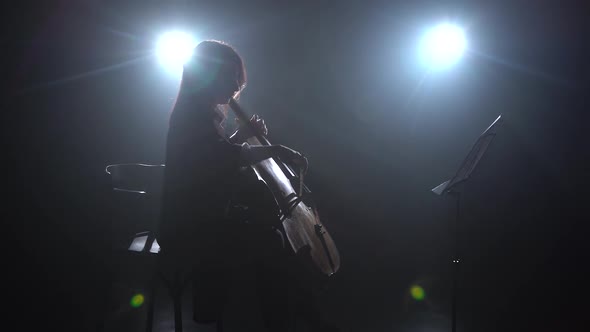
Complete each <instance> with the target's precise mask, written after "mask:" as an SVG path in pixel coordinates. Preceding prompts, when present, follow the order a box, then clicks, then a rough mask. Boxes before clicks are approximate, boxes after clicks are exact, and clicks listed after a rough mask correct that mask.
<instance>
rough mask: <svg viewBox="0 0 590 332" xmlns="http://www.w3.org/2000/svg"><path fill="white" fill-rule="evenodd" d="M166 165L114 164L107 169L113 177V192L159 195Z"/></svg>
mask: <svg viewBox="0 0 590 332" xmlns="http://www.w3.org/2000/svg"><path fill="white" fill-rule="evenodd" d="M165 168H166V165H152V164H141V163H127V164H113V165H108V166H107V167H106V168H105V172H106V173H107V174H109V175H110V176H111V181H112V186H113V190H119V191H129V192H136V193H138V194H145V193H147V192H150V194H156V195H157V194H159V193H160V191H161V186H162V182H163V178H164V170H165Z"/></svg>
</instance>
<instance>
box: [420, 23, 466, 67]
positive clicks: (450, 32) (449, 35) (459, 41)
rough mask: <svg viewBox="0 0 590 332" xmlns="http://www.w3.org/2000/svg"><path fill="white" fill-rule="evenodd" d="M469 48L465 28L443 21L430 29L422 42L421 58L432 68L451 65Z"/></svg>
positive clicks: (423, 62) (424, 63) (425, 64)
mask: <svg viewBox="0 0 590 332" xmlns="http://www.w3.org/2000/svg"><path fill="white" fill-rule="evenodd" d="M466 48H467V40H466V39H465V34H464V32H463V30H462V29H461V28H460V27H458V26H456V25H453V24H449V23H443V24H439V25H437V26H435V27H434V28H432V29H430V30H428V31H427V32H426V34H425V35H424V37H423V38H422V42H421V43H420V49H419V52H420V59H421V61H422V64H423V65H424V66H426V67H428V68H430V69H434V70H441V69H446V68H448V67H451V66H452V65H454V64H455V63H457V61H459V59H461V57H462V56H463V53H464V52H465V50H466Z"/></svg>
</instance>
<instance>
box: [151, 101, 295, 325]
mask: <svg viewBox="0 0 590 332" xmlns="http://www.w3.org/2000/svg"><path fill="white" fill-rule="evenodd" d="M216 116H217V115H216V112H215V111H214V110H213V109H210V108H208V107H206V106H202V105H198V104H197V105H195V104H194V103H193V104H192V105H190V106H189V105H188V104H182V103H177V105H176V107H175V109H174V111H173V112H172V115H171V119H170V126H169V131H168V138H167V145H166V148H167V151H166V169H165V181H164V186H163V201H162V218H161V221H160V227H159V232H158V239H159V242H160V245H161V247H162V254H163V256H164V257H167V260H168V261H173V262H174V263H175V264H173V266H175V269H180V270H182V271H184V272H186V273H187V274H188V273H191V276H192V277H191V278H192V281H193V292H194V319H195V320H196V321H197V322H202V323H205V322H213V321H219V320H221V315H222V312H223V308H224V306H225V304H226V303H227V300H228V286H229V285H230V284H231V278H235V277H236V275H235V271H236V270H238V268H239V267H240V266H243V265H244V264H251V265H254V266H255V268H256V271H257V284H258V287H257V289H258V293H259V299H260V301H261V304H262V306H261V311H262V314H263V317H264V318H265V321H266V324H267V325H268V326H269V327H271V328H272V329H273V330H276V331H279V330H281V331H286V330H287V327H286V326H287V325H289V322H288V313H287V306H288V304H287V294H286V292H287V289H286V287H287V284H288V283H287V282H285V280H283V277H286V275H287V271H286V270H285V265H284V264H283V257H284V256H285V253H286V248H285V246H284V241H283V238H282V237H281V236H280V233H277V229H274V228H272V227H270V226H269V225H260V224H256V223H252V222H246V221H248V220H240V219H239V218H235V217H233V213H229V214H228V211H232V209H231V207H232V204H233V203H235V197H236V193H237V192H240V191H241V192H243V191H244V183H247V182H248V181H250V183H252V182H251V181H252V178H251V177H250V176H252V175H253V173H251V174H250V173H244V172H241V171H240V169H241V168H240V155H241V151H242V146H241V145H238V144H231V143H230V142H229V141H228V140H227V138H226V137H222V136H221V135H220V134H219V132H218V131H217V129H216V128H215V125H214V123H213V119H214V118H215V117H216ZM246 176H248V178H247V179H248V181H244V179H245V177H246ZM250 196H252V195H250ZM250 198H252V197H250ZM282 276H283V277H282Z"/></svg>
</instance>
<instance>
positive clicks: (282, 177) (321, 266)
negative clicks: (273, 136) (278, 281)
mask: <svg viewBox="0 0 590 332" xmlns="http://www.w3.org/2000/svg"><path fill="white" fill-rule="evenodd" d="M229 106H230V108H231V109H232V110H233V111H234V113H235V114H236V116H237V117H238V118H239V119H240V121H241V122H242V123H245V124H247V125H248V126H250V129H251V130H252V132H253V133H255V135H254V136H253V137H250V138H249V139H248V140H247V142H248V144H251V145H271V143H270V142H269V141H268V139H267V138H266V137H265V136H263V135H262V134H260V133H259V131H258V130H256V129H255V128H253V125H252V123H251V122H250V120H249V117H248V116H247V115H246V112H245V111H244V110H243V109H242V107H241V106H240V105H239V104H238V102H237V101H236V100H235V99H234V98H231V99H230V102H229ZM250 167H251V168H252V169H253V171H254V173H255V174H256V175H257V177H258V180H260V181H262V182H264V184H265V185H266V187H267V188H268V189H269V191H270V192H271V193H272V196H273V197H274V200H275V202H276V205H277V207H278V213H279V215H278V218H279V221H280V222H281V224H282V226H283V229H284V230H285V235H286V236H287V239H288V241H289V244H290V245H291V248H292V249H293V251H294V252H295V254H297V255H298V256H299V257H302V258H303V259H304V260H306V263H308V264H307V265H308V266H309V267H310V268H312V269H313V270H315V271H316V272H319V273H321V274H322V275H324V276H331V275H333V274H334V273H336V272H337V271H338V269H339V268H340V254H339V253H338V249H337V248H336V245H335V243H334V240H333V239H332V237H331V236H330V234H329V233H328V230H327V229H326V227H325V225H323V224H322V223H321V222H320V217H319V214H318V211H317V209H316V207H315V204H314V203H313V200H311V191H310V190H309V188H307V186H305V184H304V183H303V175H304V172H303V170H300V172H299V176H297V175H296V173H295V171H294V170H293V168H292V167H291V166H290V165H288V164H287V163H285V162H284V161H282V160H280V158H278V157H273V158H269V159H265V160H262V161H260V162H258V163H256V164H253V165H251V166H250ZM297 184H298V187H299V190H298V191H296V190H295V188H294V187H296V186H297Z"/></svg>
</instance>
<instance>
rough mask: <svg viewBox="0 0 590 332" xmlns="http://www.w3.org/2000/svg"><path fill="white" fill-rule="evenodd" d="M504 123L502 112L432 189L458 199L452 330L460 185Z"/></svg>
mask: <svg viewBox="0 0 590 332" xmlns="http://www.w3.org/2000/svg"><path fill="white" fill-rule="evenodd" d="M500 123H502V115H501V114H500V115H499V116H498V117H497V118H496V120H494V122H492V124H491V125H490V126H489V127H488V128H487V129H486V130H484V132H483V133H482V134H481V135H479V138H478V139H477V140H476V141H475V144H473V147H472V148H471V150H470V151H469V153H468V154H467V157H466V158H465V160H463V163H462V164H461V166H460V167H459V169H458V170H457V173H455V176H453V177H452V178H451V179H450V180H447V181H445V182H443V183H441V184H440V185H438V186H436V187H435V188H433V189H431V191H432V192H433V193H435V194H437V195H441V196H442V195H445V194H447V195H450V196H453V197H455V199H456V200H457V215H456V218H455V224H454V225H453V226H454V227H453V228H454V231H455V239H454V240H455V241H454V244H453V249H452V250H453V259H452V266H453V269H452V278H453V281H452V282H453V290H452V295H451V296H452V300H451V301H452V308H451V312H452V313H451V317H452V318H451V330H452V332H455V331H456V326H457V319H456V318H457V274H458V269H459V263H460V258H459V252H458V242H459V236H458V229H457V227H458V224H459V207H460V205H459V201H460V197H461V195H460V191H459V190H458V185H459V184H461V183H464V182H465V181H466V180H467V179H468V178H469V176H470V175H471V173H472V172H473V171H474V170H475V167H476V166H477V163H478V162H479V160H480V159H481V158H482V157H483V155H484V153H485V152H486V150H487V148H488V147H489V145H490V143H491V142H492V140H493V139H494V137H496V130H497V129H498V126H499V125H500Z"/></svg>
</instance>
